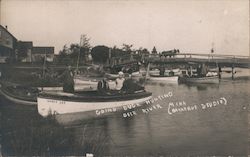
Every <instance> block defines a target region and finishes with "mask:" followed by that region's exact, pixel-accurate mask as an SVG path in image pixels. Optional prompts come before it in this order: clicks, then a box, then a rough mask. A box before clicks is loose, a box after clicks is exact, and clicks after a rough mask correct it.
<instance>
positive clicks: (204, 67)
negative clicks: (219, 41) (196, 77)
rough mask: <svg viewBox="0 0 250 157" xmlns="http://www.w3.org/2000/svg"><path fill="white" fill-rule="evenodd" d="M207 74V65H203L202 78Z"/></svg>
mask: <svg viewBox="0 0 250 157" xmlns="http://www.w3.org/2000/svg"><path fill="white" fill-rule="evenodd" d="M207 73H208V67H207V65H206V64H204V63H203V64H202V66H201V77H206V75H207Z"/></svg>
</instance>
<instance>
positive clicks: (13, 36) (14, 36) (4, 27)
mask: <svg viewBox="0 0 250 157" xmlns="http://www.w3.org/2000/svg"><path fill="white" fill-rule="evenodd" d="M0 27H1V28H3V29H4V30H5V31H6V32H7V33H8V34H9V35H11V36H12V37H13V38H14V39H15V40H17V38H16V37H15V36H14V35H12V34H11V33H10V32H9V31H8V30H7V29H6V28H5V27H4V26H2V25H0Z"/></svg>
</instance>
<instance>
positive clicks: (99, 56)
mask: <svg viewBox="0 0 250 157" xmlns="http://www.w3.org/2000/svg"><path fill="white" fill-rule="evenodd" d="M91 56H92V58H93V61H94V62H96V63H106V62H107V59H108V57H109V48H108V47H107V46H104V45H100V46H95V47H93V48H92V49H91Z"/></svg>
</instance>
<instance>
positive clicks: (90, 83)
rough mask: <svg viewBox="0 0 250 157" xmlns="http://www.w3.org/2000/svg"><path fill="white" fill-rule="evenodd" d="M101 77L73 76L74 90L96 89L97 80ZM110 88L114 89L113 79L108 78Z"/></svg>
mask: <svg viewBox="0 0 250 157" xmlns="http://www.w3.org/2000/svg"><path fill="white" fill-rule="evenodd" d="M101 79H102V78H88V77H75V78H74V90H75V91H96V90H97V85H98V82H99V81H100V80H101ZM107 82H108V84H109V88H110V89H115V86H116V84H115V81H112V80H108V81H107Z"/></svg>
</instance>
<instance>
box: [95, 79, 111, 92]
mask: <svg viewBox="0 0 250 157" xmlns="http://www.w3.org/2000/svg"><path fill="white" fill-rule="evenodd" d="M108 90H109V85H108V82H107V78H103V79H102V80H101V81H99V82H98V84H97V91H98V92H99V93H107V91H108Z"/></svg>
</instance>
